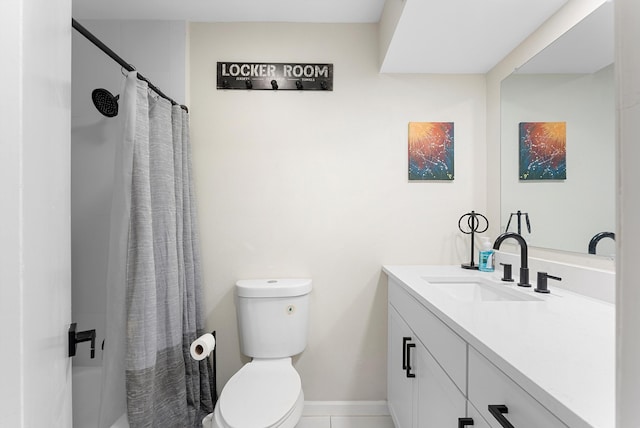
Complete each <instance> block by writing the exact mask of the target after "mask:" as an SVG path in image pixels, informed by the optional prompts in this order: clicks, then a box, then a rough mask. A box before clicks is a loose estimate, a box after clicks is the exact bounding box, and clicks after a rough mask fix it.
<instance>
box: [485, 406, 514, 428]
mask: <svg viewBox="0 0 640 428" xmlns="http://www.w3.org/2000/svg"><path fill="white" fill-rule="evenodd" d="M489 413H491V414H492V415H493V417H494V418H496V420H497V421H498V422H499V423H500V425H501V426H502V427H504V428H515V427H514V426H513V425H511V422H509V421H508V420H507V418H505V417H504V413H509V409H508V408H507V406H505V405H504V404H489Z"/></svg>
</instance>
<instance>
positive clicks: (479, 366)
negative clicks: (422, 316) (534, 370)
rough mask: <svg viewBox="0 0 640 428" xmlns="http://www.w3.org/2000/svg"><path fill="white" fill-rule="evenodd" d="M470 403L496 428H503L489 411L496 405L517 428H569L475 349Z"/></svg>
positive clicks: (470, 349) (470, 350)
mask: <svg viewBox="0 0 640 428" xmlns="http://www.w3.org/2000/svg"><path fill="white" fill-rule="evenodd" d="M469 401H470V402H472V403H473V404H474V406H475V407H476V408H477V409H478V411H479V412H480V414H481V415H482V416H484V417H485V418H486V419H487V420H488V421H491V422H490V424H491V426H492V427H495V428H502V427H503V426H504V425H500V423H498V421H497V419H496V418H495V417H494V416H493V415H492V414H491V413H490V412H489V410H488V408H489V405H496V404H503V405H505V406H506V408H507V409H508V413H507V414H505V415H503V417H504V418H505V419H506V420H507V421H509V423H510V424H511V425H513V426H514V427H516V428H538V427H545V428H566V427H567V425H565V424H564V423H562V422H561V421H560V420H559V419H558V418H556V417H555V416H554V415H553V414H552V413H551V412H550V411H548V410H547V409H546V408H545V407H543V406H542V405H541V404H540V403H538V402H537V401H535V400H534V399H533V398H532V397H531V396H530V395H529V394H528V393H527V392H526V391H525V390H524V389H522V388H521V387H520V386H519V385H518V384H516V383H515V382H514V381H512V380H511V379H510V378H509V377H507V376H506V375H505V374H504V373H502V371H500V370H499V369H498V368H497V367H496V366H494V365H493V364H492V363H491V362H490V361H489V360H487V359H486V358H485V357H484V356H483V355H482V354H480V353H479V352H477V351H476V350H475V349H473V348H472V347H469ZM506 426H508V425H506ZM474 428H475V427H474Z"/></svg>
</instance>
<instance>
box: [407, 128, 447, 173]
mask: <svg viewBox="0 0 640 428" xmlns="http://www.w3.org/2000/svg"><path fill="white" fill-rule="evenodd" d="M453 137H454V133H453V122H409V180H453V177H454V168H453V153H454V152H453Z"/></svg>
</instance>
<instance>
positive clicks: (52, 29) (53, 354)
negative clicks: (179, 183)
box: [0, 0, 71, 428]
mask: <svg viewBox="0 0 640 428" xmlns="http://www.w3.org/2000/svg"><path fill="white" fill-rule="evenodd" d="M70 20H71V2H70V1H68V0H55V1H51V0H47V1H43V0H8V1H3V2H2V4H1V5H0V52H2V59H3V62H2V64H3V66H2V67H1V68H0V92H1V93H2V97H3V100H2V103H1V104H0V129H2V132H1V133H0V139H1V140H0V183H1V193H0V194H1V196H2V210H0V224H1V225H2V226H1V227H0V337H1V340H2V353H0V367H2V369H0V375H1V378H2V384H1V386H0V403H2V405H1V408H2V411H1V412H0V426H3V427H18V428H23V427H40V426H47V427H60V428H67V427H69V426H71V384H70V370H71V364H70V359H69V358H68V357H67V329H68V328H69V323H70V321H71V319H70V318H71V308H70V300H71V299H70V290H71V268H70V242H69V116H70V85H71V69H70V64H71V26H70Z"/></svg>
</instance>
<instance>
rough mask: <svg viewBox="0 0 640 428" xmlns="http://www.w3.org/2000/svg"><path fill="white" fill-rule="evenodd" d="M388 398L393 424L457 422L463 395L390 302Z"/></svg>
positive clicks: (418, 426)
mask: <svg viewBox="0 0 640 428" xmlns="http://www.w3.org/2000/svg"><path fill="white" fill-rule="evenodd" d="M388 373H389V376H388V402H389V411H390V413H391V415H392V418H393V421H394V423H395V426H396V428H433V427H447V426H453V427H455V426H457V425H456V424H457V421H458V418H461V417H464V416H465V401H466V399H465V397H464V395H463V394H462V393H461V392H460V391H459V390H458V388H457V387H456V386H455V384H454V383H453V382H452V381H451V379H449V377H448V376H447V375H446V373H445V372H444V371H443V370H442V368H441V367H440V366H439V365H438V363H437V362H436V360H435V359H434V358H433V356H432V355H431V354H430V353H429V351H427V348H426V347H425V346H424V345H423V344H422V342H421V341H420V339H419V338H418V337H417V335H416V334H415V332H414V331H413V330H411V329H410V328H409V326H408V325H407V324H406V322H405V321H404V319H403V318H402V317H401V316H400V314H399V313H398V312H397V311H396V309H395V308H394V307H393V305H391V304H390V305H389V358H388Z"/></svg>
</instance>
